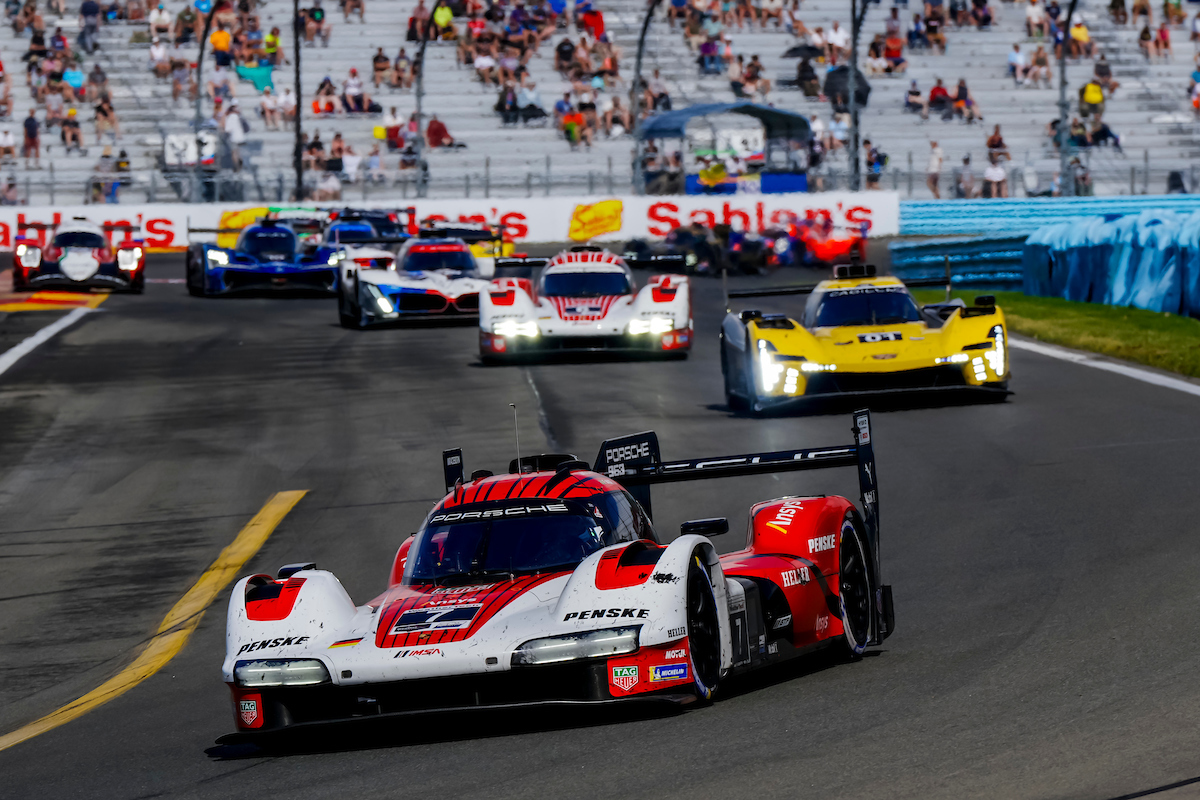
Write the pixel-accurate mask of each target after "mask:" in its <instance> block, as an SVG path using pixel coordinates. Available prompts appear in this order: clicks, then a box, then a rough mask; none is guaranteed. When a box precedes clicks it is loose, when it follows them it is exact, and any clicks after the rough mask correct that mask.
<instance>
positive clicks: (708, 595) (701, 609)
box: [687, 553, 721, 700]
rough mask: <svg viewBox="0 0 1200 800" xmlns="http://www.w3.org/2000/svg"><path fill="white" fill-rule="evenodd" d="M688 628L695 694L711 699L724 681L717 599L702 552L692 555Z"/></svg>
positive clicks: (688, 598) (688, 595) (689, 573)
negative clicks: (722, 678)
mask: <svg viewBox="0 0 1200 800" xmlns="http://www.w3.org/2000/svg"><path fill="white" fill-rule="evenodd" d="M687 631H688V647H689V650H690V651H691V656H692V682H693V683H694V684H695V686H696V696H697V697H699V698H700V699H701V700H711V699H712V697H713V695H714V694H715V693H716V691H717V686H718V684H719V683H720V681H721V628H720V623H719V622H718V617H717V600H716V597H715V595H714V594H713V588H712V583H711V582H710V581H709V578H708V571H707V570H706V569H704V565H703V562H702V561H701V560H700V554H699V553H695V554H693V555H692V566H691V567H690V568H689V569H688V578H687Z"/></svg>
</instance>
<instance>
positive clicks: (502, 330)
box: [492, 319, 538, 337]
mask: <svg viewBox="0 0 1200 800" xmlns="http://www.w3.org/2000/svg"><path fill="white" fill-rule="evenodd" d="M492 333H494V334H496V335H497V336H530V337H533V336H537V335H538V326H537V323H536V322H533V321H530V322H517V321H516V320H515V319H505V320H501V321H499V322H493V323H492Z"/></svg>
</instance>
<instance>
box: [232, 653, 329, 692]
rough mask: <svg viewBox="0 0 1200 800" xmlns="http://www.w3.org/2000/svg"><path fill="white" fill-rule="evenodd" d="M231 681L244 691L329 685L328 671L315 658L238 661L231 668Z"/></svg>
mask: <svg viewBox="0 0 1200 800" xmlns="http://www.w3.org/2000/svg"><path fill="white" fill-rule="evenodd" d="M233 679H234V682H235V683H237V685H238V686H241V687H243V688H246V689H258V688H263V687H267V686H316V685H317V684H320V683H329V670H327V669H325V665H324V664H322V663H321V662H320V661H318V660H317V659H315V658H287V659H277V660H272V661H239V662H237V664H236V665H235V666H234V668H233Z"/></svg>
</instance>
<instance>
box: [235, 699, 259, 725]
mask: <svg viewBox="0 0 1200 800" xmlns="http://www.w3.org/2000/svg"><path fill="white" fill-rule="evenodd" d="M238 707H239V709H240V710H241V712H242V724H243V725H247V726H249V725H253V724H254V720H256V719H258V701H257V700H242V701H240V702H239V703H238Z"/></svg>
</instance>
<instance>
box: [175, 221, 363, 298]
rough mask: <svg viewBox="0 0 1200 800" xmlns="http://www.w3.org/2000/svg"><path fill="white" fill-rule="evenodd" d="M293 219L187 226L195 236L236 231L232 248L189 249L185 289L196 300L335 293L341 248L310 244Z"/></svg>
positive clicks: (203, 246) (200, 244)
mask: <svg viewBox="0 0 1200 800" xmlns="http://www.w3.org/2000/svg"><path fill="white" fill-rule="evenodd" d="M294 222H295V221H294V220H287V219H260V220H258V222H256V223H254V224H253V225H249V226H247V227H246V228H244V229H241V230H238V229H236V228H232V229H226V228H188V234H189V236H190V235H191V234H193V233H218V234H220V233H237V234H239V235H238V240H237V244H236V245H235V246H233V247H231V248H230V247H218V246H217V245H216V244H213V243H211V242H196V243H194V244H189V245H188V251H187V288H188V292H189V293H190V294H193V295H197V296H213V295H221V294H231V293H234V292H261V291H273V290H284V291H307V292H320V293H322V294H329V295H334V294H337V287H338V264H339V263H340V262H341V260H342V258H343V257H344V249H343V248H339V247H331V246H328V245H325V244H317V245H315V246H314V245H313V244H312V243H311V240H310V241H305V239H303V238H302V237H301V236H300V235H298V231H297V230H295V227H296V226H295V225H294V224H293V223H294Z"/></svg>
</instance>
